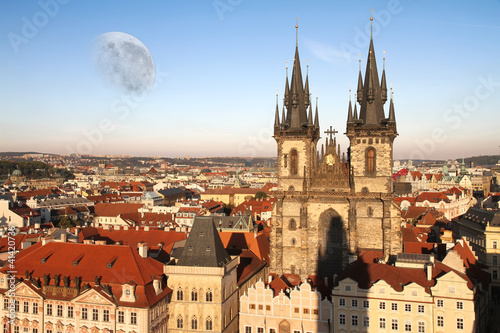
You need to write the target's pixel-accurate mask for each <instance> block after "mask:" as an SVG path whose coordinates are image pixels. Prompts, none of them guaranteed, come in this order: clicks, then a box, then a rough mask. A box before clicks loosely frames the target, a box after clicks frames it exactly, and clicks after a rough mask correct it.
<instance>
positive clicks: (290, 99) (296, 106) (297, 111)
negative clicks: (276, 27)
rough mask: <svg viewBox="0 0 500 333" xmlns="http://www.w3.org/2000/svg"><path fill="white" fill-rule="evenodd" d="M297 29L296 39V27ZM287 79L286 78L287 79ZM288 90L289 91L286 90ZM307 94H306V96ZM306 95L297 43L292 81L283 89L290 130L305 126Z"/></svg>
mask: <svg viewBox="0 0 500 333" xmlns="http://www.w3.org/2000/svg"><path fill="white" fill-rule="evenodd" d="M295 29H297V32H296V33H297V38H298V25H296V26H295ZM287 79H288V77H287ZM288 89H289V90H288ZM308 93H309V92H307V94H308ZM305 95H306V93H305V91H304V85H303V81H302V70H301V68H300V58H299V47H298V41H297V43H296V46H295V56H294V59H293V69H292V79H291V82H290V85H288V80H287V84H286V87H285V106H286V108H287V115H286V122H287V123H288V125H289V128H290V129H293V130H303V129H304V125H307V121H308V119H307V105H308V103H306V96H305ZM307 98H309V97H307Z"/></svg>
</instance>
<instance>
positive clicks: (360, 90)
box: [357, 53, 363, 103]
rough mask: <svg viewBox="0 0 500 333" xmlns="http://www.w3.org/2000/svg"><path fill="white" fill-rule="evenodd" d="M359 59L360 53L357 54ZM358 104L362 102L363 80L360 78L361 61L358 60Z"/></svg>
mask: <svg viewBox="0 0 500 333" xmlns="http://www.w3.org/2000/svg"><path fill="white" fill-rule="evenodd" d="M359 56H360V57H361V53H360V54H359ZM357 93H358V103H361V101H362V100H363V78H362V76H361V59H359V75H358V91H357Z"/></svg>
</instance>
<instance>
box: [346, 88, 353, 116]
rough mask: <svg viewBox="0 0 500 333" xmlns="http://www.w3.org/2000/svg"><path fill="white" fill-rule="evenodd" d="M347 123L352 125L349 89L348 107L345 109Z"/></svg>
mask: <svg viewBox="0 0 500 333" xmlns="http://www.w3.org/2000/svg"><path fill="white" fill-rule="evenodd" d="M347 123H352V104H351V89H349V107H348V108H347Z"/></svg>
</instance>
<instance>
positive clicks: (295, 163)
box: [290, 149, 299, 175]
mask: <svg viewBox="0 0 500 333" xmlns="http://www.w3.org/2000/svg"><path fill="white" fill-rule="evenodd" d="M298 172H299V159H298V156H297V150H295V149H292V151H291V152H290V173H291V174H292V175H296V174H297V173H298Z"/></svg>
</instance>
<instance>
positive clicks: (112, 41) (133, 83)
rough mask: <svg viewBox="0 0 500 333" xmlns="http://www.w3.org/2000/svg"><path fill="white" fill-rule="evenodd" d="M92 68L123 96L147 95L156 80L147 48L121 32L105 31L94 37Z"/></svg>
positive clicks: (153, 66)
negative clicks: (129, 94)
mask: <svg viewBox="0 0 500 333" xmlns="http://www.w3.org/2000/svg"><path fill="white" fill-rule="evenodd" d="M94 65H95V67H96V68H97V70H98V71H99V72H100V74H101V75H102V76H103V77H104V78H105V79H106V80H107V81H108V82H110V83H111V84H113V85H114V86H116V87H118V88H120V89H123V90H125V92H126V93H136V94H142V93H149V91H150V90H151V88H152V87H153V84H154V81H155V64H154V61H153V57H152V56H151V53H150V52H149V50H148V48H147V47H146V46H145V45H144V44H143V43H142V42H141V41H140V40H139V39H137V38H136V37H134V36H132V35H129V34H126V33H124V32H106V33H103V34H101V35H99V36H97V37H96V38H95V40H94Z"/></svg>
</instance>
